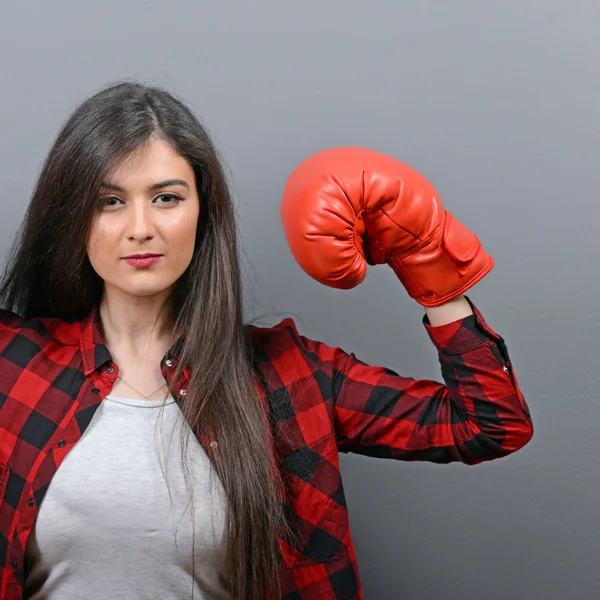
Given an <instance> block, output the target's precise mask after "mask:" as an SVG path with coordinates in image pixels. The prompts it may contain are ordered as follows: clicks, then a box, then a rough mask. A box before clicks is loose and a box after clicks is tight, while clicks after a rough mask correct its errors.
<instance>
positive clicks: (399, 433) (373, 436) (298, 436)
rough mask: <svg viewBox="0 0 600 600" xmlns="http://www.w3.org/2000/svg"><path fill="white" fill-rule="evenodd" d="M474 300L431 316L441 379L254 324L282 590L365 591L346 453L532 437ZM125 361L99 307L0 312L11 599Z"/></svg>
mask: <svg viewBox="0 0 600 600" xmlns="http://www.w3.org/2000/svg"><path fill="white" fill-rule="evenodd" d="M473 309H474V312H475V314H474V315H471V316H469V317H467V318H465V319H462V320H460V321H457V322H454V323H450V324H448V325H443V326H439V327H432V326H431V325H430V324H429V323H428V321H427V318H426V317H425V319H424V325H425V328H426V330H427V332H428V333H429V336H430V338H431V340H432V342H433V343H434V344H435V346H436V348H437V350H438V354H439V360H440V364H441V370H442V377H443V380H444V382H443V383H440V382H435V381H428V380H415V379H411V378H407V377H402V376H400V375H398V374H397V373H395V372H394V371H392V370H390V369H388V368H384V367H378V366H369V365H367V364H365V363H363V362H361V361H360V360H358V359H357V358H356V356H355V355H354V354H350V353H346V352H344V351H343V350H342V349H340V348H332V347H329V346H327V345H325V344H323V343H320V342H318V341H314V340H311V339H308V338H306V337H304V336H302V335H300V333H299V332H298V330H297V328H296V326H295V324H294V321H293V320H291V319H285V320H283V321H282V322H281V323H279V324H278V325H276V326H274V327H255V326H249V327H248V334H249V338H250V340H251V345H252V348H253V354H254V361H255V369H256V373H257V380H260V381H261V382H262V383H261V385H258V384H257V389H262V390H263V391H264V393H265V397H264V399H265V400H266V402H265V406H266V407H268V410H269V411H270V413H271V418H272V422H273V430H272V436H273V442H274V448H275V451H276V453H277V458H278V464H279V468H280V470H281V472H282V474H283V478H284V481H285V483H286V500H285V502H286V509H287V513H288V515H289V518H290V519H292V520H293V522H294V523H293V524H294V525H295V526H296V529H297V531H298V533H299V535H297V536H296V537H294V541H293V542H292V541H291V540H289V539H280V540H279V549H280V554H281V561H280V577H281V589H280V590H278V591H277V592H275V591H273V593H272V594H271V598H272V599H273V600H303V599H307V600H308V599H311V600H312V599H315V598H319V599H320V600H334V599H335V600H341V599H344V600H352V599H356V600H358V599H362V598H363V592H362V589H361V585H360V579H359V574H358V568H357V564H356V556H355V551H354V546H353V543H352V539H351V535H350V529H349V522H348V513H347V509H346V503H345V500H344V491H343V486H342V479H341V475H340V469H339V455H338V453H339V452H355V453H359V454H364V455H368V456H374V457H382V458H393V459H398V460H421V461H431V462H435V463H448V462H452V461H456V462H462V463H465V464H469V465H474V464H477V463H480V462H482V461H487V460H492V459H496V458H499V457H503V456H506V455H508V454H510V453H511V452H514V451H516V450H518V449H519V448H521V447H523V446H524V445H525V444H526V443H527V442H528V441H529V439H530V438H531V436H532V432H533V429H532V424H531V418H530V414H529V410H528V407H527V404H526V402H525V400H524V399H523V396H522V394H521V392H520V390H519V387H518V383H517V380H516V377H515V373H514V370H513V367H512V365H511V362H510V360H509V356H508V352H507V348H506V345H505V343H504V340H503V339H502V338H501V337H500V336H499V335H498V334H496V333H495V332H494V331H493V330H492V329H491V328H490V327H489V326H488V325H487V324H486V322H485V321H484V319H483V317H482V315H481V314H480V312H479V311H478V310H477V309H476V308H475V307H474V306H473ZM390 358H393V357H390ZM177 359H178V354H177V345H174V346H173V348H171V350H170V351H169V352H168V353H167V354H166V355H165V356H164V357H163V359H162V361H161V369H162V373H163V376H164V377H165V379H167V380H169V381H171V382H172V385H173V389H175V390H176V391H179V397H178V398H176V399H180V398H181V397H182V395H183V394H185V386H186V381H187V379H186V374H185V373H184V376H183V378H182V380H181V381H178V382H174V381H172V373H173V370H174V369H175V366H176V364H177ZM117 372H118V368H117V366H116V365H115V364H114V363H113V362H112V358H111V355H110V353H109V351H108V349H107V347H106V346H105V344H104V342H103V341H102V339H101V337H100V333H99V329H98V325H97V312H94V313H92V314H90V315H89V316H88V317H87V318H86V319H84V320H83V321H81V322H73V323H65V322H63V321H59V320H57V319H38V320H28V321H25V320H23V319H21V318H20V317H19V316H17V315H15V314H14V313H10V312H7V311H0V598H1V599H2V600H21V598H22V597H23V584H24V578H25V568H24V556H25V547H26V543H27V539H28V536H29V534H30V533H31V531H32V528H33V525H34V523H35V520H36V516H37V513H38V508H39V506H40V504H41V502H42V501H43V498H44V494H45V492H46V490H47V489H48V485H50V482H51V480H52V477H53V475H54V474H55V473H56V471H57V469H58V468H59V466H60V464H61V462H62V460H63V459H64V458H65V456H66V455H67V453H68V452H69V450H70V449H71V448H73V446H74V445H75V444H76V443H77V442H78V440H79V439H80V438H81V436H82V434H83V433H84V431H85V430H86V428H87V426H88V425H89V423H90V421H91V419H92V416H93V415H94V412H95V410H96V409H97V408H98V406H99V405H100V403H101V402H102V400H103V398H105V397H106V395H108V394H109V393H110V391H111V389H112V386H113V384H114V382H115V379H116V375H117ZM258 375H260V377H258ZM265 386H266V387H265ZM197 439H198V441H199V443H201V444H202V445H203V447H204V448H205V450H206V452H207V454H208V455H209V456H210V457H214V454H213V453H214V452H218V445H217V446H216V447H215V448H213V446H214V444H213V445H212V446H211V444H210V442H211V440H209V439H207V438H206V437H205V436H203V435H202V434H200V433H197ZM84 596H85V590H82V597H84Z"/></svg>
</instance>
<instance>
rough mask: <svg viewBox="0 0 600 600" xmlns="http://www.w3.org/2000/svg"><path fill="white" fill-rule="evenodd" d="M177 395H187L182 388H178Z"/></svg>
mask: <svg viewBox="0 0 600 600" xmlns="http://www.w3.org/2000/svg"><path fill="white" fill-rule="evenodd" d="M179 395H180V396H185V395H187V390H184V389H182V390H179Z"/></svg>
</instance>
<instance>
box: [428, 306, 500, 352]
mask: <svg viewBox="0 0 600 600" xmlns="http://www.w3.org/2000/svg"><path fill="white" fill-rule="evenodd" d="M465 298H466V296H465ZM466 299H467V302H468V303H469V304H470V306H471V308H472V310H473V314H472V315H469V316H468V317H465V318H464V319H459V320H458V321H453V322H452V323H447V324H446V325H438V326H433V325H431V323H430V322H429V318H428V317H427V315H425V316H424V317H423V325H424V326H425V329H426V330H427V333H428V334H429V337H430V339H431V341H432V342H433V344H434V345H435V347H436V348H437V349H438V351H439V352H443V353H444V354H464V353H465V352H470V351H471V350H476V349H477V348H479V347H480V346H483V345H484V344H485V343H486V342H487V341H490V340H491V341H493V342H494V343H497V342H498V341H499V340H501V339H502V338H501V337H500V336H499V335H498V334H497V333H496V332H495V331H494V330H493V329H492V328H491V327H490V326H489V325H488V324H487V323H486V321H485V319H484V318H483V316H482V314H481V313H480V312H479V310H478V309H477V307H476V306H475V305H474V304H473V303H472V302H471V300H469V298H466Z"/></svg>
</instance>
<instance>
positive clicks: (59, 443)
mask: <svg viewBox="0 0 600 600" xmlns="http://www.w3.org/2000/svg"><path fill="white" fill-rule="evenodd" d="M66 444H67V442H65V440H59V441H58V447H59V448H62V447H63V446H65V445H66Z"/></svg>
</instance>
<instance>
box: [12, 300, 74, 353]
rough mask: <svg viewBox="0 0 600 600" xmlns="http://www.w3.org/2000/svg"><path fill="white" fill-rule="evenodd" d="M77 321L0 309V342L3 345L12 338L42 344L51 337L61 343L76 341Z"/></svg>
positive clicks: (16, 340) (15, 340) (16, 341)
mask: <svg viewBox="0 0 600 600" xmlns="http://www.w3.org/2000/svg"><path fill="white" fill-rule="evenodd" d="M80 331H81V324H80V323H79V322H73V323H67V322H65V321H63V320H62V319H59V318H58V317H39V318H36V317H30V318H25V317H23V316H21V315H19V314H18V313H16V312H13V311H11V310H7V309H0V344H1V346H2V347H5V346H6V345H7V344H8V343H9V342H11V341H13V340H14V343H18V341H19V340H22V341H23V343H31V342H33V343H35V344H37V345H42V344H44V343H46V342H47V341H49V340H51V339H53V340H56V341H59V342H60V343H63V344H70V343H78V341H79V335H80Z"/></svg>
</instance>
